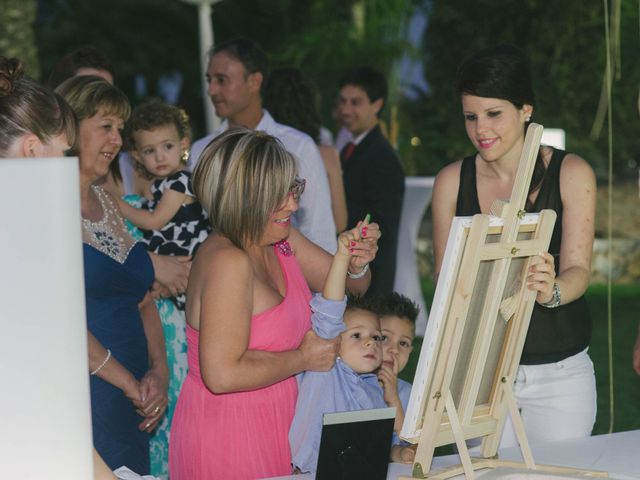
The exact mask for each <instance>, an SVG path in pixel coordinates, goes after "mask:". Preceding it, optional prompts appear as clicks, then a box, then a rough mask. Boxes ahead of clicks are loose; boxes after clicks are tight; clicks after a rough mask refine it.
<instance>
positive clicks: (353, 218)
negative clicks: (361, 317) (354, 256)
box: [342, 125, 404, 293]
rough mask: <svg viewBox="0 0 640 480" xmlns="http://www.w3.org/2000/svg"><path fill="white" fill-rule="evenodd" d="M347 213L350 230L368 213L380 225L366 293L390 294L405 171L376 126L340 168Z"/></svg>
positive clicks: (394, 269)
mask: <svg viewBox="0 0 640 480" xmlns="http://www.w3.org/2000/svg"><path fill="white" fill-rule="evenodd" d="M342 170H343V178H344V189H345V193H346V197H347V210H348V212H349V223H348V226H349V227H353V226H354V225H355V224H356V223H357V222H358V220H363V219H364V217H365V215H366V214H367V213H371V221H372V222H375V223H377V224H378V225H380V231H381V232H382V237H381V238H380V241H379V242H378V247H379V250H378V254H377V256H376V259H375V260H374V261H373V262H372V263H371V272H372V275H373V277H372V280H371V286H370V287H369V291H368V293H387V292H392V291H393V281H394V278H395V272H396V250H397V247H398V228H399V226H400V212H401V210H402V199H403V197H404V170H403V169H402V165H401V163H400V159H399V158H398V154H397V153H396V151H395V150H394V149H393V147H392V146H391V144H390V143H389V142H388V141H387V139H386V138H385V137H384V135H383V134H382V131H381V130H380V127H379V126H378V125H376V126H375V127H374V128H373V129H372V130H371V131H370V132H369V133H368V134H367V136H366V137H365V138H363V139H362V141H361V142H360V143H359V144H358V145H357V146H356V147H355V149H354V150H353V153H352V154H351V157H350V158H349V159H348V160H346V161H345V162H343V165H342Z"/></svg>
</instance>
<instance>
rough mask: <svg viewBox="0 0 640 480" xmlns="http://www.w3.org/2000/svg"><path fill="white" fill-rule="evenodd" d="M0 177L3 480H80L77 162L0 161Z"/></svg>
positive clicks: (83, 426) (86, 448)
mask: <svg viewBox="0 0 640 480" xmlns="http://www.w3.org/2000/svg"><path fill="white" fill-rule="evenodd" d="M0 179H1V181H2V188H1V189H0V256H1V259H0V329H1V330H0V331H1V334H0V379H1V381H2V387H1V390H2V393H1V395H0V418H1V419H0V425H1V428H0V459H1V460H0V472H1V475H0V476H1V477H2V478H16V479H17V478H19V479H21V480H27V479H34V480H35V479H38V480H41V479H45V478H46V479H47V480H58V479H60V480H62V479H65V480H76V479H77V480H87V479H90V478H92V477H93V457H92V440H91V412H90V400H89V381H88V360H87V334H86V319H85V301H84V277H83V264H82V237H81V226H80V218H81V217H80V194H79V177H78V159H77V158H46V159H0Z"/></svg>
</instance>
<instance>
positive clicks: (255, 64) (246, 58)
mask: <svg viewBox="0 0 640 480" xmlns="http://www.w3.org/2000/svg"><path fill="white" fill-rule="evenodd" d="M223 52H224V53H226V54H227V55H229V56H231V57H233V58H235V59H236V60H238V61H239V62H240V63H242V65H244V68H245V69H246V70H247V72H249V73H256V72H260V73H261V74H262V77H263V80H262V84H263V85H264V84H265V82H266V80H267V75H268V73H269V61H268V60H267V54H266V53H264V50H262V47H260V45H258V44H257V43H256V42H254V41H253V40H250V39H248V38H236V39H234V40H228V41H226V42H222V43H219V44H217V45H215V46H213V47H212V48H211V50H209V58H211V57H213V56H214V55H217V54H218V53H223Z"/></svg>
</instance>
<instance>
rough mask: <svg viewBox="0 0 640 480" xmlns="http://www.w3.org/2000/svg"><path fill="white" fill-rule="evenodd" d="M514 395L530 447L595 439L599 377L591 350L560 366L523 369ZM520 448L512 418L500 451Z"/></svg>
mask: <svg viewBox="0 0 640 480" xmlns="http://www.w3.org/2000/svg"><path fill="white" fill-rule="evenodd" d="M513 391H514V394H515V397H516V402H517V403H518V407H519V408H520V415H521V416H522V420H523V422H524V429H525V431H526V433H527V439H528V440H529V443H530V444H536V443H544V442H553V441H556V440H565V439H569V438H579V437H588V436H589V435H591V430H592V429H593V425H594V423H595V421H596V409H597V405H596V377H595V373H594V370H593V363H592V362H591V358H589V355H588V354H587V350H584V351H582V352H580V353H578V354H576V355H573V356H571V357H568V358H565V359H564V360H562V361H560V362H557V363H547V364H544V365H520V366H519V367H518V374H517V376H516V381H515V385H514V390H513ZM516 445H518V440H517V437H516V435H515V432H514V430H513V425H512V423H511V418H510V416H508V417H507V420H506V422H505V428H504V430H503V433H502V439H501V441H500V448H505V447H512V446H516Z"/></svg>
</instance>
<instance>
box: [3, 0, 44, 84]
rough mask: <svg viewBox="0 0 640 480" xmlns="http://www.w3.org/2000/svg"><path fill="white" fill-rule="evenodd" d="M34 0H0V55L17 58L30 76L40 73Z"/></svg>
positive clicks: (36, 75)
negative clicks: (34, 24) (34, 22)
mask: <svg viewBox="0 0 640 480" xmlns="http://www.w3.org/2000/svg"><path fill="white" fill-rule="evenodd" d="M35 17H36V1H35V0H1V1H0V55H2V56H5V57H8V58H13V57H15V58H19V59H20V60H21V61H22V64H23V65H24V68H25V71H26V72H27V74H29V75H30V76H32V77H35V78H37V77H38V76H39V75H40V64H39V63H38V50H37V48H36V43H35V36H34V32H33V20H34V19H35Z"/></svg>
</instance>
